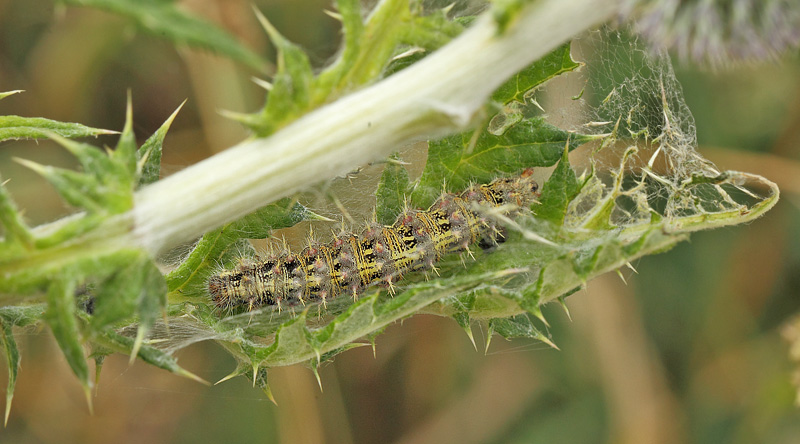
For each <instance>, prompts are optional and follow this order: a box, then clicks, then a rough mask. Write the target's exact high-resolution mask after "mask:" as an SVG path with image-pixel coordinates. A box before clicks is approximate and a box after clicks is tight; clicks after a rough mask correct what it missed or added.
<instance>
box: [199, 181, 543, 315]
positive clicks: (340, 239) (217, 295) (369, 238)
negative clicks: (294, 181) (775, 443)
mask: <svg viewBox="0 0 800 444" xmlns="http://www.w3.org/2000/svg"><path fill="white" fill-rule="evenodd" d="M531 176H532V170H531V169H527V170H525V171H524V172H522V174H520V175H518V176H516V177H512V178H501V179H496V180H494V181H493V182H491V183H489V184H484V185H473V186H471V187H469V188H467V189H466V190H464V191H463V192H461V193H460V194H452V193H444V194H442V195H441V196H440V197H439V198H438V199H437V200H436V202H434V204H433V205H431V207H430V208H428V209H427V210H414V209H408V210H406V211H404V212H403V213H402V214H400V216H398V218H397V220H396V221H395V223H394V224H393V225H391V226H384V225H379V224H377V223H371V224H368V225H367V226H366V228H364V230H363V231H362V232H361V233H360V234H358V235H356V234H341V235H338V236H336V238H335V239H334V240H333V241H331V242H330V243H328V244H321V243H319V242H315V241H312V242H311V244H310V245H309V246H308V247H306V248H305V249H304V250H303V251H301V252H300V253H297V254H293V253H284V254H281V255H276V256H272V257H269V258H267V259H264V260H258V261H252V262H251V263H243V264H240V265H239V266H237V267H236V268H234V269H231V270H225V271H222V272H221V273H218V274H216V275H213V276H212V277H211V278H210V279H209V280H208V291H209V293H210V294H211V297H212V299H213V301H214V303H215V304H216V305H217V307H219V308H221V309H235V308H246V309H248V310H252V309H255V308H259V307H264V306H277V307H278V308H280V307H281V306H284V305H298V304H306V303H313V302H321V303H323V304H324V303H325V301H326V300H329V299H331V298H336V297H338V296H340V295H349V296H351V297H353V298H356V297H358V295H359V294H361V293H363V292H364V291H365V290H366V289H367V288H368V287H370V286H372V285H376V284H381V285H384V286H388V287H389V289H390V290H392V291H393V283H394V282H396V281H398V280H400V279H401V278H402V277H403V275H405V274H406V273H409V272H412V271H416V270H421V269H434V270H435V265H434V264H435V263H436V262H437V261H439V260H440V259H441V258H442V256H444V255H446V254H448V253H453V252H458V251H468V248H469V245H470V244H473V243H477V242H480V243H481V244H482V245H483V244H488V245H494V244H496V243H497V242H498V241H499V240H500V239H501V238H502V233H501V230H500V229H498V227H497V224H496V222H495V221H494V220H495V219H494V218H491V217H487V214H488V212H489V211H495V212H499V213H500V214H502V215H503V216H507V217H509V216H510V217H513V216H515V215H516V214H518V213H519V212H520V211H522V210H523V209H527V208H529V207H530V205H531V204H532V203H533V202H534V201H535V199H536V197H537V196H538V188H539V186H538V184H537V183H536V182H535V181H534V180H533V178H532V177H531Z"/></svg>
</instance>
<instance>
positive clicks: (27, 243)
mask: <svg viewBox="0 0 800 444" xmlns="http://www.w3.org/2000/svg"><path fill="white" fill-rule="evenodd" d="M0 225H2V226H3V228H5V241H6V242H7V243H10V242H14V243H19V244H21V245H22V246H24V247H25V248H28V249H30V248H31V247H32V246H33V234H32V233H31V231H30V229H29V228H28V225H27V224H26V223H25V221H24V220H23V219H22V214H20V212H19V209H18V208H17V204H16V203H15V202H14V200H13V199H12V198H11V195H10V194H9V193H8V190H7V189H6V187H5V183H4V182H3V179H2V177H0Z"/></svg>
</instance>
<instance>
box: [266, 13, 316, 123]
mask: <svg viewBox="0 0 800 444" xmlns="http://www.w3.org/2000/svg"><path fill="white" fill-rule="evenodd" d="M255 11H256V16H257V17H258V20H259V21H260V22H261V26H263V27H264V30H265V31H266V32H267V34H268V35H269V37H270V39H271V40H272V44H273V45H275V48H276V49H277V50H278V71H277V72H276V73H275V78H274V79H273V81H272V90H271V91H270V93H269V96H268V98H267V105H266V106H265V107H264V110H263V112H262V116H263V121H262V122H263V123H265V124H266V125H265V126H263V127H260V128H254V130H256V132H257V134H258V135H259V136H261V137H265V136H267V135H269V134H271V133H272V132H274V131H275V130H276V129H277V128H278V127H279V126H280V125H281V124H282V123H281V122H288V121H290V120H292V119H293V118H296V117H297V116H299V115H300V113H301V112H302V111H304V110H307V109H308V107H309V103H310V100H311V87H312V86H311V84H312V81H313V79H314V74H313V72H312V71H311V63H310V62H309V61H308V56H307V55H306V53H305V52H303V50H302V49H300V47H298V46H297V45H295V44H294V43H292V42H290V41H289V40H287V39H286V38H285V37H284V36H282V35H281V34H280V33H279V32H278V30H277V29H275V27H274V26H272V24H271V23H270V22H269V21H268V20H267V18H266V17H264V15H263V14H261V12H260V11H258V10H257V9H256V10H255Z"/></svg>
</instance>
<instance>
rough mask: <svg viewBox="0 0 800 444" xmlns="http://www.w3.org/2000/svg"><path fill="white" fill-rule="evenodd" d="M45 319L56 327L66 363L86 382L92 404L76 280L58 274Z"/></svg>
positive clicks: (49, 290)
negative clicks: (78, 313)
mask: <svg viewBox="0 0 800 444" xmlns="http://www.w3.org/2000/svg"><path fill="white" fill-rule="evenodd" d="M45 320H46V321H47V324H48V325H50V329H51V330H52V331H53V336H55V338H56V341H57V342H58V346H59V347H60V348H61V351H62V352H63V353H64V357H65V358H66V359H67V363H68V364H69V366H70V368H72V372H73V373H74V374H75V376H77V377H78V380H79V381H80V383H81V385H82V386H83V390H84V393H85V395H86V397H87V402H88V403H89V405H90V408H91V395H90V386H91V382H90V381H89V366H88V365H87V363H86V357H85V356H84V355H83V348H82V346H81V337H80V330H79V328H78V319H77V313H76V305H75V284H74V283H73V282H70V281H65V280H63V279H60V278H57V279H54V280H53V281H52V282H51V283H50V288H49V289H48V290H47V312H46V313H45Z"/></svg>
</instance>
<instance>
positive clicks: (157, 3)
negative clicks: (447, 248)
mask: <svg viewBox="0 0 800 444" xmlns="http://www.w3.org/2000/svg"><path fill="white" fill-rule="evenodd" d="M61 1H63V2H64V3H66V4H69V5H76V6H88V7H92V8H97V9H103V10H106V11H109V12H112V13H114V14H117V15H120V16H122V17H125V18H127V19H128V20H130V21H131V22H133V23H135V24H136V25H137V26H138V28H139V29H141V30H143V31H146V32H147V33H149V34H152V35H154V36H155V37H159V38H166V39H169V40H171V41H172V42H173V43H175V44H176V45H187V46H192V47H196V48H202V49H207V50H210V51H214V52H216V53H219V54H221V55H224V56H226V57H229V58H231V59H233V60H236V61H238V62H240V63H244V64H245V65H247V66H249V67H250V68H252V69H255V70H258V71H260V70H262V69H264V67H265V66H266V62H265V61H264V59H263V58H262V57H261V56H259V55H258V54H256V53H254V52H253V51H251V50H250V49H248V48H246V47H245V46H243V45H242V44H241V43H239V42H238V41H237V40H236V39H234V38H233V37H232V36H231V35H230V34H228V33H227V32H225V31H223V30H221V29H220V28H218V27H217V26H215V25H213V24H212V23H209V22H208V21H206V20H203V19H201V18H199V17H196V16H194V15H192V14H189V13H187V12H185V11H183V10H182V9H180V7H179V6H178V5H176V4H175V3H174V2H172V1H164V0H61Z"/></svg>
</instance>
